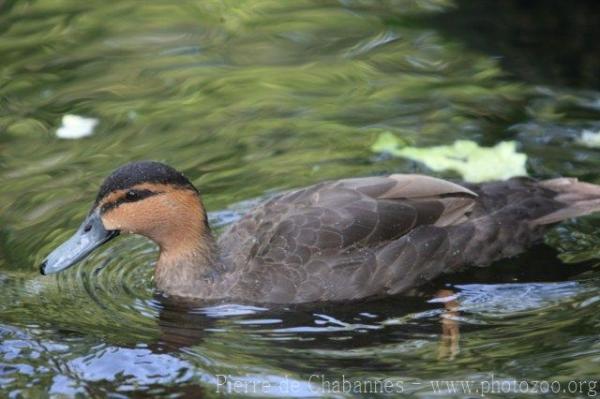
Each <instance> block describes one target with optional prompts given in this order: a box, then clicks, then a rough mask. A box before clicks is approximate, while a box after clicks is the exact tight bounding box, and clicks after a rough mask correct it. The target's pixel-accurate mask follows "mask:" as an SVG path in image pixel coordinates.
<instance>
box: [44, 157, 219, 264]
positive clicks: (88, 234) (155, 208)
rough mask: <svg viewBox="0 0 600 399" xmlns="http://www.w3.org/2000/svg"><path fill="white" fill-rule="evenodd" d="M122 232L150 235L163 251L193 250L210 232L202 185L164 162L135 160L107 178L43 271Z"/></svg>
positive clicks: (76, 258)
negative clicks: (191, 181) (79, 223)
mask: <svg viewBox="0 0 600 399" xmlns="http://www.w3.org/2000/svg"><path fill="white" fill-rule="evenodd" d="M120 233H134V234H140V235H143V236H145V237H148V238H149V239H151V240H153V241H154V242H156V243H157V244H158V245H159V247H160V249H161V256H163V255H164V256H168V255H169V254H177V253H182V252H186V251H189V250H190V248H191V247H194V246H197V243H199V242H202V240H203V239H205V238H206V239H208V238H209V237H210V229H209V226H208V221H207V217H206V212H205V210H204V207H203V205H202V201H201V200H200V195H199V193H198V190H196V188H195V187H194V186H193V185H192V183H190V181H189V180H188V179H187V178H186V177H185V176H184V175H183V174H182V173H180V172H178V171H177V170H175V169H173V168H171V167H170V166H167V165H164V164H162V163H160V162H152V161H142V162H133V163H130V164H127V165H124V166H122V167H120V168H119V169H117V170H116V171H114V172H113V173H112V174H111V175H110V176H109V177H108V178H107V179H106V180H105V181H104V183H103V184H102V186H101V187H100V191H99V192H98V196H97V197H96V201H95V202H94V204H93V206H92V209H91V210H90V212H89V213H88V215H87V217H86V218H85V220H84V221H83V223H82V224H81V226H79V229H77V232H75V234H74V235H73V236H72V237H71V238H69V239H68V240H67V241H66V242H64V243H63V244H62V245H60V246H59V247H58V248H56V249H55V250H54V251H52V253H50V255H48V257H47V258H46V259H45V260H44V262H43V263H42V265H41V266H40V272H41V273H42V274H50V273H56V272H59V271H61V270H64V269H66V268H68V267H70V266H72V265H74V264H75V263H77V262H79V261H80V260H82V259H84V258H85V257H86V256H88V255H89V254H90V253H91V252H92V251H93V250H94V249H96V248H98V247H99V246H101V245H102V244H104V243H105V242H107V241H109V240H111V239H113V238H114V237H116V236H117V235H119V234H120Z"/></svg>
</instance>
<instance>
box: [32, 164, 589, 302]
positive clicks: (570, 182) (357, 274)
mask: <svg viewBox="0 0 600 399" xmlns="http://www.w3.org/2000/svg"><path fill="white" fill-rule="evenodd" d="M597 210H600V186H595V185H592V184H588V183H581V182H578V181H577V180H576V179H568V178H563V179H553V180H546V181H541V182H536V181H534V180H530V179H511V180H508V181H506V182H495V183H488V184H482V185H458V184H455V183H451V182H448V181H444V180H440V179H436V178H432V177H427V176H420V175H391V176H382V177H366V178H356V179H345V180H337V181H332V182H325V183H320V184H317V185H314V186H310V187H307V188H304V189H300V190H295V191H290V192H286V193H283V194H280V195H278V196H276V197H274V198H272V199H270V200H268V201H267V202H265V203H263V204H261V205H259V206H258V207H256V208H255V209H253V210H251V211H250V212H249V213H248V214H247V215H246V216H245V217H243V218H242V219H241V220H240V221H238V222H237V223H234V224H233V225H232V226H230V227H229V228H228V229H227V230H226V231H225V232H224V233H223V235H222V236H221V237H220V238H219V240H218V241H215V240H214V239H213V236H212V234H211V231H210V227H209V225H208V221H207V217H206V211H205V210H204V207H203V205H202V201H201V199H200V196H199V193H198V191H197V190H196V189H195V188H194V186H193V185H192V184H191V183H190V182H189V180H187V179H186V178H185V177H184V176H183V174H181V173H179V172H177V171H176V170H174V169H172V168H170V167H169V166H166V165H163V164H161V163H158V162H135V163H130V164H127V165H125V166H123V167H121V168H119V169H118V170H116V171H115V172H114V173H113V174H112V175H111V176H109V177H108V178H107V179H106V181H105V182H104V184H103V185H102V187H101V188H100V192H99V193H98V197H97V198H96V201H95V203H94V205H93V207H92V210H91V211H90V213H89V214H88V216H87V218H86V219H85V221H84V222H83V224H82V225H81V227H80V228H79V230H78V231H77V232H76V234H75V235H74V236H73V237H72V238H70V239H69V240H68V241H67V242H65V243H64V244H62V245H61V246H60V247H59V248H57V249H55V250H54V251H53V252H52V253H51V254H50V255H49V256H48V258H47V259H46V260H45V261H44V263H43V264H42V266H41V272H42V273H43V274H47V273H54V272H57V271H60V270H63V269H65V268H67V267H69V266H71V265H73V264H74V263H76V262H77V261H79V260H81V259H82V258H84V257H85V256H87V255H88V254H89V253H90V252H91V251H92V250H93V249H95V248H96V247H98V246H100V245H101V244H103V243H104V242H106V241H108V240H110V239H111V238H113V237H115V236H116V235H117V234H119V233H120V232H128V233H136V234H141V235H143V236H146V237H148V238H150V239H151V240H153V241H154V242H156V243H157V244H158V245H159V247H160V257H159V259H158V264H157V266H156V270H155V282H156V285H157V287H158V288H159V289H160V290H161V291H163V292H164V293H166V294H168V295H173V296H179V297H188V298H198V299H226V298H229V299H235V300H241V301H248V302H262V303H301V302H314V301H342V300H352V299H359V298H365V297H371V296H381V295H389V294H396V293H400V292H403V291H406V290H408V289H409V288H412V287H415V286H418V285H420V284H422V283H424V282H426V281H428V280H430V279H432V278H434V277H436V276H438V275H440V274H441V273H443V272H449V271H455V270H458V269H460V268H461V267H463V266H467V265H477V266H482V265H486V264H489V263H490V262H492V261H494V260H497V259H500V258H503V257H507V256H513V255H515V254H517V253H519V252H521V251H522V250H523V249H524V248H525V247H526V246H528V245H530V244H531V243H532V242H535V241H537V240H539V239H540V238H541V237H542V234H543V233H544V231H545V230H546V228H547V226H548V225H550V224H553V223H556V222H559V221H561V220H563V219H565V218H570V217H575V216H580V215H585V214H588V213H591V212H594V211H597Z"/></svg>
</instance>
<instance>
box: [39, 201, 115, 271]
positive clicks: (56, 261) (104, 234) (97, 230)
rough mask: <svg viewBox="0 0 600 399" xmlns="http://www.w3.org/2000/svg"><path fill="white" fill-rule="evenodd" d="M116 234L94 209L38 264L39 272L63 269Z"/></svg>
mask: <svg viewBox="0 0 600 399" xmlns="http://www.w3.org/2000/svg"><path fill="white" fill-rule="evenodd" d="M117 235H119V231H118V230H106V229H105V228H104V225H103V224H102V220H101V219H100V215H99V213H98V211H97V210H96V211H94V212H93V213H91V214H90V215H89V216H88V217H87V218H86V219H85V220H84V221H83V223H82V224H81V226H79V229H77V232H76V233H75V234H74V235H73V236H72V237H71V238H69V239H68V240H67V241H65V242H64V243H62V244H61V245H60V246H59V247H58V248H56V249H55V250H54V251H52V252H51V253H50V255H48V257H47V258H46V260H44V262H43V263H42V265H41V266H40V273H42V274H51V273H57V272H59V271H61V270H65V269H66V268H68V267H71V266H73V265H74V264H76V263H77V262H79V261H80V260H82V259H84V258H85V257H86V256H88V255H89V254H90V253H91V252H92V251H93V250H94V249H96V248H98V247H99V246H101V245H102V244H104V243H105V242H107V241H109V240H111V239H112V238H114V237H116V236H117Z"/></svg>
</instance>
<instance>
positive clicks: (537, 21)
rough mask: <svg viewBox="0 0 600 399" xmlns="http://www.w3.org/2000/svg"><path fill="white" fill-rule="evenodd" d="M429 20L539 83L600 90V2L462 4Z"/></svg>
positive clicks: (485, 0) (460, 0)
mask: <svg viewBox="0 0 600 399" xmlns="http://www.w3.org/2000/svg"><path fill="white" fill-rule="evenodd" d="M456 6H457V7H456V8H455V9H453V10H452V11H449V12H446V13H443V14H438V15H437V16H435V17H434V18H432V19H431V20H430V21H429V22H430V23H431V24H432V26H433V27H434V28H435V29H437V30H439V31H440V32H442V33H443V34H444V35H446V36H448V37H450V38H456V39H458V40H460V41H461V42H463V43H464V44H465V45H466V46H467V47H469V48H472V49H474V50H476V51H480V52H483V53H487V54H490V55H492V56H497V57H499V58H500V62H501V64H502V66H503V67H504V68H505V69H506V70H507V71H508V72H510V73H511V74H512V75H514V76H515V77H516V78H517V79H519V80H522V81H524V82H528V83H533V84H545V85H551V86H556V85H558V86H569V87H578V88H588V89H598V88H600V74H599V73H598V71H600V40H598V38H600V2H598V1H595V0H582V1H561V0H550V1H546V0H532V1H522V0H503V1H496V0H478V1H472V0H457V1H456Z"/></svg>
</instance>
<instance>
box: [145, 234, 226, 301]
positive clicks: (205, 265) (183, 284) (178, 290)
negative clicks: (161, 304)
mask: <svg viewBox="0 0 600 399" xmlns="http://www.w3.org/2000/svg"><path fill="white" fill-rule="evenodd" d="M190 238H191V237H190ZM218 274H219V262H218V254H217V249H216V243H215V241H214V239H213V237H212V235H211V234H210V231H208V232H207V233H204V234H202V235H201V236H200V237H195V239H194V240H191V239H190V240H185V241H182V242H180V243H177V244H176V245H173V246H162V245H161V250H160V256H159V258H158V262H157V264H156V269H155V271H154V280H155V282H156V287H157V288H158V289H159V290H160V291H163V292H164V293H166V294H168V295H176V296H203V295H205V294H206V292H201V291H204V290H205V289H206V288H205V287H204V286H206V285H207V284H210V283H211V282H212V280H214V279H215V278H216V277H217V275H218Z"/></svg>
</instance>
